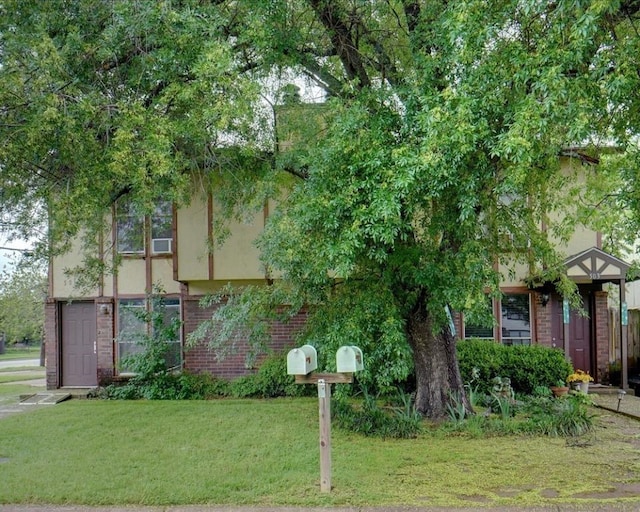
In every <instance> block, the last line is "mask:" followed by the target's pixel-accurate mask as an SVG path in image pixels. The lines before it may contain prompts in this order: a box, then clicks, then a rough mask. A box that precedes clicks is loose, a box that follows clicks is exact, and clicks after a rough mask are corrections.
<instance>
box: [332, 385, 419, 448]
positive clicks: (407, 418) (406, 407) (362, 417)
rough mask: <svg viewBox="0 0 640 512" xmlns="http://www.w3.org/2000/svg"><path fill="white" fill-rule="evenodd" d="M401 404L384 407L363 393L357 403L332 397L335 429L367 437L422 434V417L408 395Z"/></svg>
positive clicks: (398, 436)
mask: <svg viewBox="0 0 640 512" xmlns="http://www.w3.org/2000/svg"><path fill="white" fill-rule="evenodd" d="M400 402H401V405H399V406H394V407H388V408H383V407H381V406H380V404H379V403H378V400H376V399H375V397H373V396H372V395H369V394H366V393H365V394H364V398H363V399H362V401H361V402H360V403H357V402H354V401H353V400H349V399H347V398H344V397H335V399H334V400H333V406H332V415H331V416H332V419H333V421H334V423H335V424H336V426H337V427H338V428H342V429H345V430H349V431H351V432H356V433H358V434H362V435H365V436H369V437H382V438H397V439H412V438H415V437H417V436H418V434H420V432H422V416H421V415H420V413H418V412H417V411H416V410H415V408H414V407H413V405H412V404H411V400H410V398H408V395H407V396H406V397H404V398H402V399H401V400H400Z"/></svg>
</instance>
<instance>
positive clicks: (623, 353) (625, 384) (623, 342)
mask: <svg viewBox="0 0 640 512" xmlns="http://www.w3.org/2000/svg"><path fill="white" fill-rule="evenodd" d="M625 285H626V282H625V280H624V279H620V359H622V361H620V362H621V371H622V379H621V384H620V385H621V387H622V389H628V388H629V375H628V372H629V370H628V368H627V365H628V361H627V357H628V356H627V351H628V348H629V347H628V346H627V326H626V325H623V322H622V307H623V304H624V303H625V302H626V300H627V298H626V295H627V293H626V290H625V287H626V286H625ZM626 323H627V322H625V324H626Z"/></svg>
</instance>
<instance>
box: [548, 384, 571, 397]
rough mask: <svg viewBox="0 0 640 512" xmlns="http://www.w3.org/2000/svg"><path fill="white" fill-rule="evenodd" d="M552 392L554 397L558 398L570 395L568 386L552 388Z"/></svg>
mask: <svg viewBox="0 0 640 512" xmlns="http://www.w3.org/2000/svg"><path fill="white" fill-rule="evenodd" d="M551 392H552V393H553V396H555V397H556V398H557V397H559V396H564V395H566V394H567V393H569V388H568V387H567V386H551Z"/></svg>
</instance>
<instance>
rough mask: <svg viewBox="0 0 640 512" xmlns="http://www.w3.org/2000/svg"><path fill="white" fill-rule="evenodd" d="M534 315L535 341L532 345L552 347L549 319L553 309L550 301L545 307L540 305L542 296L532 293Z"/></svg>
mask: <svg viewBox="0 0 640 512" xmlns="http://www.w3.org/2000/svg"><path fill="white" fill-rule="evenodd" d="M533 296H534V301H535V302H534V308H533V311H534V315H535V339H534V340H533V342H534V343H537V344H539V345H544V346H546V347H551V346H552V338H553V336H552V334H551V319H552V312H553V307H552V306H551V301H549V302H547V304H546V305H544V306H543V305H542V294H541V293H534V294H533Z"/></svg>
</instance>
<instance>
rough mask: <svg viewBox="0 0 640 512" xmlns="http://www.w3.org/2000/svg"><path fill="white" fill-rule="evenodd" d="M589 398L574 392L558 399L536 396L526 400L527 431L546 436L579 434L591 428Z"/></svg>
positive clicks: (591, 417) (591, 418)
mask: <svg viewBox="0 0 640 512" xmlns="http://www.w3.org/2000/svg"><path fill="white" fill-rule="evenodd" d="M589 405H591V399H590V398H589V397H588V396H587V395H585V394H584V393H575V392H572V393H571V394H569V395H567V396H566V397H562V398H559V399H555V398H546V397H537V398H532V399H530V400H528V401H527V402H526V403H525V405H524V407H523V409H524V411H525V412H527V413H528V414H529V421H528V423H527V425H528V427H529V429H530V430H529V431H530V432H532V433H536V434H545V435H548V436H563V437H568V436H580V435H582V434H586V433H587V432H589V431H590V430H591V429H592V428H593V419H594V416H593V415H592V414H589V408H588V406H589Z"/></svg>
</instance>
